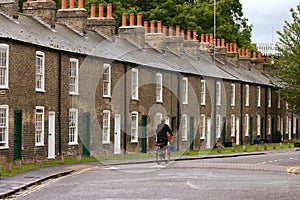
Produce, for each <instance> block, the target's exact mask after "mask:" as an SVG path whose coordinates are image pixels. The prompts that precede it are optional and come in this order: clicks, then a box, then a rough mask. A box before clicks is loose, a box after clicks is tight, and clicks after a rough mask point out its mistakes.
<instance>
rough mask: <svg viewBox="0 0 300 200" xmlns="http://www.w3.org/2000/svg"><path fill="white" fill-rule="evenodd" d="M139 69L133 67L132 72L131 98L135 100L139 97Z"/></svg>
mask: <svg viewBox="0 0 300 200" xmlns="http://www.w3.org/2000/svg"><path fill="white" fill-rule="evenodd" d="M138 78H139V71H138V69H132V73H131V98H132V99H134V100H138V99H139V90H138V88H139V79H138Z"/></svg>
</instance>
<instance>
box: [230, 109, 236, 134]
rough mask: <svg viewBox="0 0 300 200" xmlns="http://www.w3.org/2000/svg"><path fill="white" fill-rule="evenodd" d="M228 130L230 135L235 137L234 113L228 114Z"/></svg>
mask: <svg viewBox="0 0 300 200" xmlns="http://www.w3.org/2000/svg"><path fill="white" fill-rule="evenodd" d="M230 132H231V137H235V115H234V114H232V115H231V116H230Z"/></svg>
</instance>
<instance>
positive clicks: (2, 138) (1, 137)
mask: <svg viewBox="0 0 300 200" xmlns="http://www.w3.org/2000/svg"><path fill="white" fill-rule="evenodd" d="M1 148H8V105H0V149H1Z"/></svg>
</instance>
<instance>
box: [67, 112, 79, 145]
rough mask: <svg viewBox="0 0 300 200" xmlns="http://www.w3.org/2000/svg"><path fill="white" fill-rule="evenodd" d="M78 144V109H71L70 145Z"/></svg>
mask: <svg viewBox="0 0 300 200" xmlns="http://www.w3.org/2000/svg"><path fill="white" fill-rule="evenodd" d="M73 144H78V109H77V108H71V109H70V110H69V145H73Z"/></svg>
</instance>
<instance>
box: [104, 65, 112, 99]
mask: <svg viewBox="0 0 300 200" xmlns="http://www.w3.org/2000/svg"><path fill="white" fill-rule="evenodd" d="M103 67H104V71H103V97H111V93H110V90H111V66H110V64H104V65H103Z"/></svg>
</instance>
